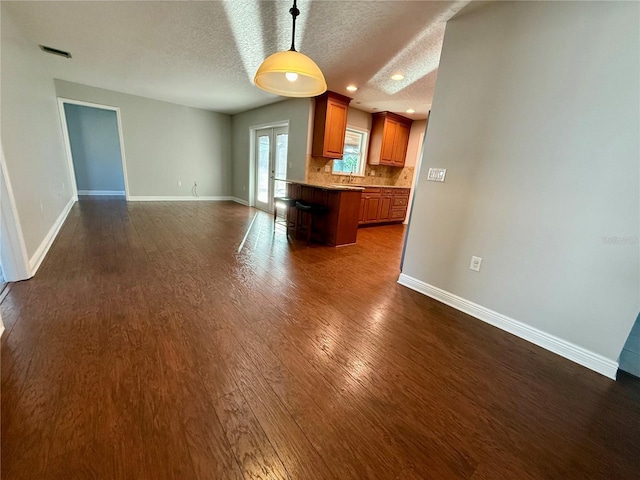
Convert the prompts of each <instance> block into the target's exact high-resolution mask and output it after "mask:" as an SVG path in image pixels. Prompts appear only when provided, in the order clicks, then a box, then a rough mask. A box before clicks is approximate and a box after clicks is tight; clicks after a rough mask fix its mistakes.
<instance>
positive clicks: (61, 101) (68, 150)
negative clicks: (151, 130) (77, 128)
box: [58, 97, 129, 201]
mask: <svg viewBox="0 0 640 480" xmlns="http://www.w3.org/2000/svg"><path fill="white" fill-rule="evenodd" d="M65 103H69V104H71V105H80V106H82V107H91V108H98V109H100V110H110V111H112V112H116V123H117V125H118V140H119V141H120V159H121V160H122V176H123V177H124V198H125V199H126V200H129V179H128V177H127V161H126V159H125V155H124V136H123V134H122V118H121V116H120V107H113V106H111V105H102V104H100V103H91V102H85V101H82V100H73V99H71V98H65V97H58V111H59V112H60V122H61V124H62V137H63V139H64V149H65V152H66V154H67V166H68V168H69V175H70V176H71V180H72V181H71V188H72V193H73V199H74V200H76V201H78V184H77V182H76V171H75V168H74V166H73V155H72V153H71V141H70V140H69V126H68V125H67V116H66V114H65V111H64V104H65Z"/></svg>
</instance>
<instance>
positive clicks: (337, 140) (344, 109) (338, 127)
mask: <svg viewBox="0 0 640 480" xmlns="http://www.w3.org/2000/svg"><path fill="white" fill-rule="evenodd" d="M350 102H351V99H350V98H349V97H345V96H344V95H340V94H339V93H335V92H325V93H323V94H322V95H320V96H318V97H316V108H315V114H314V120H313V141H312V144H311V154H312V155H313V156H314V157H324V158H342V154H343V152H344V137H345V133H346V131H347V113H348V109H349V103H350Z"/></svg>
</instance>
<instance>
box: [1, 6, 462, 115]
mask: <svg viewBox="0 0 640 480" xmlns="http://www.w3.org/2000/svg"><path fill="white" fill-rule="evenodd" d="M467 3H469V2H468V1H462V2H439V1H394V0H387V1H361V0H360V1H352V2H346V1H331V0H325V1H322V0H313V1H312V0H299V1H298V8H299V9H300V11H301V15H300V17H298V23H297V28H296V48H297V49H298V50H299V51H301V52H302V53H304V54H306V55H308V56H310V57H311V58H313V59H314V60H315V62H316V63H317V64H318V65H319V66H320V68H321V69H322V71H323V72H324V74H325V77H326V79H327V83H328V85H329V89H330V90H333V91H336V92H339V93H343V94H346V95H348V96H350V97H353V98H354V103H353V105H354V106H355V107H357V108H361V109H363V110H367V111H374V110H380V111H383V110H390V111H394V112H398V113H402V114H405V115H406V113H405V110H407V109H409V108H413V109H415V110H416V113H415V114H413V115H408V116H412V117H413V118H424V117H425V116H426V113H427V111H428V110H429V108H430V106H431V100H432V97H433V90H434V87H435V81H436V74H437V66H438V62H439V59H440V49H441V46H442V36H443V34H444V22H446V21H447V20H448V19H449V18H451V17H452V16H453V15H454V14H455V13H456V12H458V11H459V10H461V9H462V8H463V7H464V6H465V5H466V4H467ZM291 4H292V2H291V1H290V0H287V1H257V0H254V1H252V0H231V1H224V2H223V1H204V2H194V1H189V2H172V1H169V2H155V1H135V2H120V1H115V2H98V1H82V2H79V1H71V2H69V1H62V2H57V1H46V2H7V1H2V13H3V14H5V13H6V12H8V13H9V15H10V16H11V18H12V19H13V20H14V21H15V22H16V23H17V25H18V26H19V28H20V29H21V31H22V33H23V34H24V35H25V36H26V37H27V38H28V39H30V40H31V41H32V42H33V44H34V48H37V45H38V44H44V45H47V46H51V47H54V48H58V49H62V50H68V51H70V52H71V54H72V55H73V58H72V59H71V60H66V59H63V58H60V57H54V56H51V55H47V54H45V53H42V61H43V63H45V64H46V65H47V67H48V68H50V69H51V71H52V72H53V75H54V76H55V77H56V78H60V79H63V80H68V81H72V82H78V83H84V84H87V85H93V86H96V87H101V88H106V89H110V90H116V91H120V92H126V93H130V94H134V95H141V96H145V97H150V98H156V99H159V100H165V101H168V102H173V103H178V104H182V105H189V106H194V107H199V108H205V109H209V110H215V111H218V112H225V113H237V112H241V111H244V110H248V109H251V108H254V107H257V106H261V105H265V104H268V103H272V102H274V101H278V100H280V97H277V96H274V95H270V94H267V93H265V92H263V91H261V90H259V89H258V88H257V87H255V86H254V85H253V75H254V74H255V71H256V70H257V68H258V66H259V65H260V63H261V61H262V60H263V59H264V58H265V57H266V56H267V55H269V54H271V53H273V52H275V51H278V50H286V49H288V48H289V44H290V42H291V16H290V15H289V13H288V10H289V8H290V7H291ZM394 73H402V74H404V75H405V78H404V80H401V81H399V82H397V81H394V80H391V78H390V77H391V75H392V74H394ZM349 84H353V85H356V86H358V87H359V89H358V91H357V92H355V93H351V92H347V91H346V89H345V87H346V86H347V85H349Z"/></svg>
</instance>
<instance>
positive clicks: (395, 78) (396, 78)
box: [391, 73, 404, 80]
mask: <svg viewBox="0 0 640 480" xmlns="http://www.w3.org/2000/svg"><path fill="white" fill-rule="evenodd" d="M403 78H404V75H402V74H401V73H396V74H395V75H391V80H402V79H403Z"/></svg>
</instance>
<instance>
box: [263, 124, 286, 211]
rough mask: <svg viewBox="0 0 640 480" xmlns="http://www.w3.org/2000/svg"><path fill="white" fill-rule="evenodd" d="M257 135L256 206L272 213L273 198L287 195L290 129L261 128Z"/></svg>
mask: <svg viewBox="0 0 640 480" xmlns="http://www.w3.org/2000/svg"><path fill="white" fill-rule="evenodd" d="M255 135H256V136H255V146H254V148H255V152H254V156H255V162H256V164H255V192H254V195H255V206H256V207H258V208H259V209H261V210H265V211H267V212H272V211H273V197H284V196H286V194H287V184H286V183H285V182H284V181H283V180H286V178H287V149H288V146H289V145H288V143H289V134H288V127H277V128H261V129H260V130H256V133H255Z"/></svg>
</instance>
